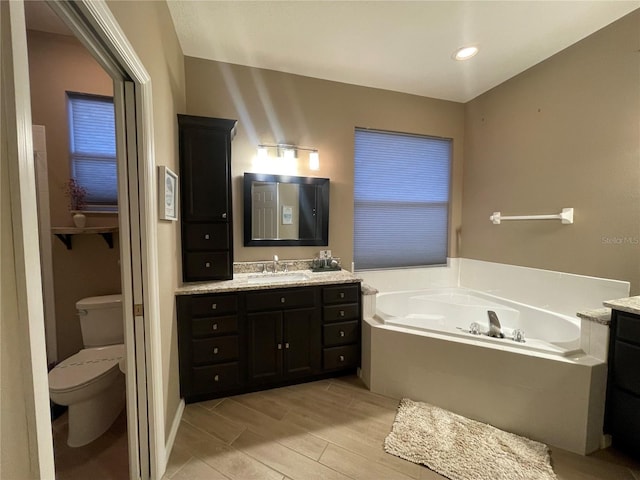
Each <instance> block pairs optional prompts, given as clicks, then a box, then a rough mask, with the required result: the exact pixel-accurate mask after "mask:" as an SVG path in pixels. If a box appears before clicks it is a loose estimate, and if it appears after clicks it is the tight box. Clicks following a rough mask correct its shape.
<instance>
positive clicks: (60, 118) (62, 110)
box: [27, 31, 121, 361]
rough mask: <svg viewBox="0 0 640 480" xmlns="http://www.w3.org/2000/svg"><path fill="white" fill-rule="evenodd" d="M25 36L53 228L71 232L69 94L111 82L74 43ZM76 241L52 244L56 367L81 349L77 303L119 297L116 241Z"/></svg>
mask: <svg viewBox="0 0 640 480" xmlns="http://www.w3.org/2000/svg"><path fill="white" fill-rule="evenodd" d="M27 33H28V37H27V38H28V47H29V76H30V83H31V112H32V116H33V123H34V124H36V125H44V126H45V129H46V135H47V164H48V173H49V192H50V195H49V201H50V211H51V226H53V227H63V226H73V221H72V219H71V215H70V213H69V209H68V198H67V197H66V196H65V195H64V188H63V187H64V184H65V182H66V181H67V180H68V179H69V178H70V176H71V173H70V170H71V164H70V160H69V128H68V118H67V103H66V94H65V92H67V91H72V92H79V93H91V94H98V95H113V82H112V80H111V77H109V76H108V75H107V74H106V72H105V71H104V70H103V69H102V67H100V65H99V64H98V63H97V62H96V61H95V60H94V59H93V57H92V56H91V54H90V53H89V52H88V51H87V50H86V49H85V48H84V47H83V46H82V44H81V43H80V42H79V41H78V40H76V38H75V37H69V36H64V35H56V34H51V33H44V32H36V31H29V32H27ZM117 224H118V218H117V216H116V215H88V218H87V226H102V225H109V226H116V225H117ZM116 237H117V235H116ZM72 241H73V249H72V250H67V248H66V247H65V246H64V245H63V244H62V242H61V241H60V240H58V239H57V238H55V237H52V238H51V247H52V254H53V275H54V277H53V278H54V290H55V304H56V308H55V314H56V336H57V339H58V361H62V360H64V359H65V358H67V357H69V356H71V355H73V354H74V353H76V352H77V351H79V350H80V349H81V348H82V346H83V345H82V333H81V331H80V320H79V318H78V316H77V314H76V308H75V303H76V301H78V300H79V299H81V298H84V297H88V296H94V295H106V294H111V293H118V292H120V291H121V286H120V284H121V283H120V268H119V266H118V260H119V258H120V248H119V245H118V240H117V239H114V248H113V249H109V248H108V246H107V244H106V242H105V241H104V240H103V239H102V237H101V236H99V235H76V236H74V237H73V240H72Z"/></svg>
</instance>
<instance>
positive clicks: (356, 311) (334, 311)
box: [322, 303, 360, 322]
mask: <svg viewBox="0 0 640 480" xmlns="http://www.w3.org/2000/svg"><path fill="white" fill-rule="evenodd" d="M359 307H360V305H359V304H357V303H351V304H348V305H332V306H330V307H324V308H323V317H322V318H323V319H324V321H325V322H342V321H345V320H358V319H359V315H360V308H359Z"/></svg>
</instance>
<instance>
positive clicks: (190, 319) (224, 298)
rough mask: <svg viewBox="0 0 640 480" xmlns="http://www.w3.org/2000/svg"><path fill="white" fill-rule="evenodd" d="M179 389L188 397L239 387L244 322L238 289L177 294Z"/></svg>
mask: <svg viewBox="0 0 640 480" xmlns="http://www.w3.org/2000/svg"><path fill="white" fill-rule="evenodd" d="M176 303H177V311H178V350H179V356H180V393H181V395H182V396H183V397H185V398H190V397H194V396H202V395H205V396H206V395H211V394H216V393H220V392H225V391H228V390H233V389H236V388H238V387H240V386H241V385H242V384H243V383H244V377H245V370H246V360H245V359H246V346H245V342H244V341H243V339H244V337H245V325H244V322H243V319H242V315H241V312H240V307H241V304H240V303H241V297H240V295H238V294H236V293H229V294H226V293H225V294H217V295H183V296H178V297H177V302H176Z"/></svg>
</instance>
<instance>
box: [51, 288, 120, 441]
mask: <svg viewBox="0 0 640 480" xmlns="http://www.w3.org/2000/svg"><path fill="white" fill-rule="evenodd" d="M76 308H77V309H78V314H79V315H80V326H81V330H82V341H83V344H84V347H85V348H84V349H82V350H80V351H79V352H78V353H76V354H75V355H72V356H71V357H69V358H67V359H65V360H63V361H62V362H60V363H59V364H58V365H56V366H55V368H53V370H51V371H50V372H49V395H50V398H51V400H52V401H53V402H54V403H57V404H58V405H66V406H68V407H69V418H68V423H69V434H68V437H67V445H69V446H70V447H81V446H83V445H86V444H88V443H90V442H92V441H94V440H95V439H96V438H98V437H99V436H101V435H102V434H103V433H104V432H106V431H107V430H108V429H109V427H110V426H111V425H112V424H113V422H114V421H115V419H116V418H118V415H120V412H122V410H123V409H124V406H125V398H126V395H125V375H124V373H123V371H122V369H121V367H120V365H121V363H124V362H123V360H124V359H125V348H124V327H123V323H122V322H123V315H122V297H121V295H106V296H102V297H89V298H83V299H82V300H79V301H78V302H77V303H76Z"/></svg>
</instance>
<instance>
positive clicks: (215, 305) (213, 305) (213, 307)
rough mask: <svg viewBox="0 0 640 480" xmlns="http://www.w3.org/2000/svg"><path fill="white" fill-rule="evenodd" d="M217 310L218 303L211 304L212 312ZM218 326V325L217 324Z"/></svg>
mask: <svg viewBox="0 0 640 480" xmlns="http://www.w3.org/2000/svg"><path fill="white" fill-rule="evenodd" d="M216 308H218V304H217V303H212V304H211V310H215V309H216ZM216 325H217V323H216ZM214 330H215V329H214Z"/></svg>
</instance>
